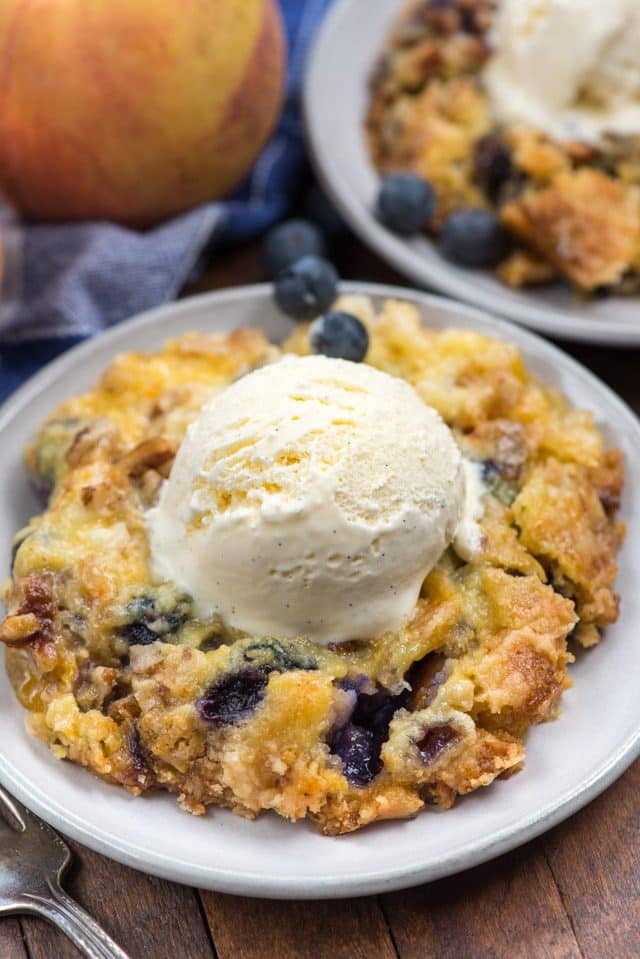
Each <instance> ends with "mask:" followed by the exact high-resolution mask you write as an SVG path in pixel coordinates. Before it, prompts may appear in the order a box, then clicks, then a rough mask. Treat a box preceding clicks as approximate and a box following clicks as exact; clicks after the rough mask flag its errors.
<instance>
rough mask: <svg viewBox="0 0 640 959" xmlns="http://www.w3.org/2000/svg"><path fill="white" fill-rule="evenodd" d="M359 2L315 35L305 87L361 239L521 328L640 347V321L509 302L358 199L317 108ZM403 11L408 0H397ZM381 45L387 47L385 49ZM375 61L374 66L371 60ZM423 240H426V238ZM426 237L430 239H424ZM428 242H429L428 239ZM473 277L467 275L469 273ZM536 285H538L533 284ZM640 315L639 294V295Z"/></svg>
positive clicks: (327, 160)
mask: <svg viewBox="0 0 640 959" xmlns="http://www.w3.org/2000/svg"><path fill="white" fill-rule="evenodd" d="M357 2H358V0H335V2H334V4H333V5H332V6H331V7H330V9H329V12H328V13H327V15H326V16H325V18H324V20H323V21H322V24H321V26H320V28H319V30H318V32H317V34H316V36H315V38H314V41H313V44H312V46H311V49H310V52H309V55H308V58H307V62H306V65H305V71H304V82H303V87H302V118H303V129H304V137H305V142H306V144H307V147H308V153H309V157H310V159H311V164H312V167H313V170H314V172H315V174H316V177H317V179H318V180H319V181H320V184H321V186H322V188H323V189H324V191H325V193H326V194H327V196H328V197H329V199H330V200H331V201H332V203H333V204H334V205H335V207H336V209H337V210H338V211H339V213H340V214H341V215H342V216H343V218H344V219H345V221H346V222H347V223H348V224H349V226H350V227H351V228H352V229H353V231H354V232H355V233H356V234H357V236H358V237H359V238H360V240H361V241H362V242H363V243H364V244H365V245H366V246H368V247H369V248H371V249H373V250H374V251H375V252H376V253H377V254H378V255H379V256H381V257H382V258H383V259H384V260H385V261H386V262H387V263H389V264H390V265H391V266H393V267H394V268H395V269H397V270H398V271H399V272H400V273H401V274H402V275H403V276H405V277H407V278H408V279H410V280H411V281H413V282H414V283H417V284H419V285H421V286H422V287H425V286H426V287H427V288H432V289H434V290H435V291H437V292H439V293H441V294H442V295H445V296H448V297H450V298H452V299H455V300H459V301H462V302H464V303H467V304H469V305H470V306H473V307H475V308H476V309H479V310H484V311H486V312H489V313H495V314H497V315H498V316H500V317H502V318H503V319H506V320H508V321H509V322H512V323H517V324H518V325H519V326H525V327H528V328H529V329H532V330H535V331H537V332H539V333H544V334H546V335H548V336H551V337H554V338H555V339H560V340H562V339H564V340H570V341H573V342H580V343H591V344H594V345H600V346H609V347H611V348H621V347H625V346H640V319H639V321H638V327H637V330H636V329H635V328H633V327H631V326H629V325H628V324H626V323H622V322H620V321H618V320H602V319H599V318H595V319H587V318H580V317H577V316H575V315H572V314H569V313H567V312H566V311H565V310H563V309H562V308H561V307H554V306H552V305H549V306H548V307H546V308H545V307H543V306H538V305H536V304H534V303H532V304H531V305H525V304H510V303H508V302H507V303H505V302H504V301H503V298H502V297H501V296H500V295H498V294H497V293H493V292H491V291H488V290H483V289H482V288H481V287H478V286H476V285H475V284H474V282H473V278H474V275H475V272H474V271H473V270H468V271H465V275H464V277H459V276H457V275H456V272H455V270H456V268H455V267H453V266H450V265H449V264H447V261H446V260H444V259H443V258H441V262H438V263H435V264H429V263H428V262H427V261H426V260H425V259H424V258H423V256H422V255H421V253H420V251H419V250H416V249H414V246H413V244H414V242H416V241H414V240H412V239H411V238H409V239H407V238H402V237H399V236H396V235H394V234H393V233H391V232H390V231H389V230H387V229H386V228H385V227H383V226H382V225H381V224H380V223H378V221H377V220H376V218H375V217H374V216H373V215H372V214H371V213H370V212H369V211H368V210H366V208H361V207H360V205H359V204H358V203H353V202H352V200H351V196H350V193H349V190H348V189H347V188H346V187H344V186H343V184H342V179H341V176H340V164H339V162H336V161H335V160H334V159H333V154H332V152H331V150H330V148H329V147H328V146H327V145H326V144H327V142H328V138H327V137H325V136H324V134H323V132H322V124H323V111H321V110H317V109H316V106H315V103H316V96H317V95H318V94H317V90H319V89H320V88H321V87H322V76H323V75H324V63H325V61H327V60H328V56H327V51H329V50H330V48H331V40H332V38H333V36H334V34H335V33H336V32H338V30H339V29H340V24H341V21H342V18H343V17H346V16H347V15H348V14H349V13H350V12H351V10H352V8H355V7H356V4H357ZM394 2H395V3H396V4H397V9H398V11H399V10H401V9H402V7H403V5H406V0H394ZM380 49H382V47H381V48H380ZM372 65H373V64H372ZM421 239H422V238H421ZM424 239H426V238H424ZM427 242H428V241H427ZM467 276H468V279H466V277H467ZM534 289H535V288H534ZM637 299H638V312H639V314H640V296H638V298H637Z"/></svg>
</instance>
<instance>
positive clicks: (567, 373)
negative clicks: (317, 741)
mask: <svg viewBox="0 0 640 959" xmlns="http://www.w3.org/2000/svg"><path fill="white" fill-rule="evenodd" d="M342 289H343V291H344V292H358V293H364V294H366V295H370V296H372V297H373V298H374V299H375V300H376V301H378V302H379V301H380V300H383V299H385V298H387V297H389V296H400V297H403V298H406V299H408V300H410V301H412V302H414V303H415V304H416V305H417V306H418V308H419V309H420V311H421V313H422V316H423V317H424V320H425V323H427V324H428V325H430V326H433V327H435V328H440V329H441V328H446V327H454V326H457V327H466V328H468V329H473V330H478V331H480V332H483V333H487V334H488V335H490V336H494V337H498V338H500V339H504V340H509V341H511V342H514V343H516V344H517V345H518V346H519V347H520V348H521V349H522V351H523V353H524V356H525V359H526V362H527V365H528V367H529V369H530V370H531V371H532V372H533V373H535V374H536V375H537V376H538V377H539V378H540V379H542V380H544V381H545V382H546V383H549V384H552V385H553V386H556V387H557V388H558V389H561V390H563V391H564V392H565V393H566V394H567V395H568V396H569V397H571V400H572V401H573V402H574V403H575V404H576V405H579V406H582V407H585V408H587V409H591V410H593V412H594V414H595V416H596V418H597V420H598V423H599V424H600V426H601V428H602V429H603V430H604V431H605V432H606V434H607V438H608V441H609V442H610V443H612V444H615V445H617V446H620V447H621V448H622V450H623V451H624V454H625V457H626V462H627V484H628V485H627V495H626V497H625V503H624V509H623V511H622V518H623V519H624V520H625V521H626V522H627V524H628V528H629V535H628V537H627V541H626V544H625V546H624V549H623V552H622V554H621V560H620V562H621V569H620V578H619V588H620V592H621V593H622V615H621V617H620V620H619V622H618V623H617V624H616V626H615V627H613V628H612V629H610V630H608V631H607V636H606V637H605V639H604V641H603V642H602V644H601V645H600V646H598V647H596V648H595V649H593V650H591V651H590V652H588V653H585V654H584V655H581V656H580V658H579V660H578V662H577V663H576V664H575V665H574V666H573V667H572V669H571V673H572V676H573V679H574V681H575V685H574V688H573V689H571V690H570V691H569V692H567V693H566V694H565V697H564V699H563V708H562V714H561V716H560V718H559V719H558V720H557V721H556V722H554V723H550V724H546V725H544V726H539V727H537V728H535V729H533V730H532V731H531V734H530V735H529V737H528V740H527V763H526V768H525V769H524V771H523V772H521V773H520V774H519V775H517V776H514V777H513V778H512V779H510V780H509V781H508V782H496V783H495V784H494V785H492V786H491V787H490V788H489V789H486V790H482V791H480V792H478V793H476V794H474V795H473V796H470V797H468V798H467V799H464V800H462V801H461V802H459V803H458V805H457V806H456V807H455V808H454V809H451V810H449V811H448V812H445V813H437V812H433V811H426V812H424V813H423V814H421V815H419V816H418V817H417V818H416V819H415V820H412V821H410V822H388V823H380V824H378V825H376V826H374V827H371V828H369V829H364V830H362V831H361V832H358V833H355V834H353V835H348V836H342V837H341V838H337V839H330V838H327V837H325V836H321V835H319V834H318V833H317V832H316V831H315V830H314V829H313V828H312V826H311V825H310V824H309V823H306V822H301V823H295V824H292V823H288V822H285V821H283V820H282V819H278V818H277V817H276V816H275V815H267V816H264V817H262V818H261V819H259V820H257V821H256V822H247V821H246V820H244V819H241V818H239V817H237V816H234V815H233V814H232V813H230V812H228V811H227V810H211V811H210V812H209V813H208V814H207V815H206V816H205V817H203V818H196V817H193V816H190V815H188V814H187V813H185V812H183V811H182V810H181V809H180V808H179V807H178V805H177V803H176V802H175V800H174V799H173V798H172V797H170V796H168V795H162V794H157V795H149V796H145V797H141V798H139V799H134V798H133V797H132V796H130V795H129V794H128V793H126V792H125V791H124V790H123V789H120V788H118V787H116V786H110V785H107V784H106V783H103V782H101V781H99V780H98V779H95V778H94V777H93V776H91V775H90V774H89V773H88V772H86V771H85V770H83V769H81V768H79V767H77V766H73V765H72V764H71V763H62V762H59V761H57V760H56V759H54V758H53V756H52V755H51V754H50V753H49V751H48V750H47V748H46V747H45V746H44V745H43V744H42V743H40V742H38V741H36V740H34V739H33V738H32V737H31V736H29V735H28V733H27V732H26V730H25V725H24V719H25V714H24V710H23V709H22V708H21V707H20V706H19V705H18V703H17V701H16V699H15V697H14V695H13V691H12V689H11V686H10V684H9V681H8V678H7V676H6V673H5V670H4V668H3V666H2V665H1V664H0V729H2V736H0V780H1V781H2V783H3V785H5V786H6V787H7V788H8V789H9V790H10V791H11V792H13V793H14V794H15V795H16V796H17V797H18V799H20V800H21V801H22V802H24V803H25V804H26V805H27V806H29V807H30V808H31V809H33V811H34V812H36V813H38V814H39V815H40V816H42V817H43V818H44V819H46V820H47V821H48V822H50V823H51V824H52V825H53V826H55V827H56V828H58V829H59V830H61V832H63V833H66V834H67V835H69V836H72V837H73V838H75V839H77V840H79V841H80V842H83V843H85V844H86V845H87V846H90V847H91V848H92V849H95V850H97V851H98V852H101V853H104V854H105V855H107V856H111V857H112V858H114V859H117V860H119V861H120V862H124V863H126V864H127V865H130V866H134V867H135V868H137V869H142V870H144V871H146V872H150V873H154V874H156V875H159V876H164V877H166V878H168V879H174V880H177V881H178V882H185V883H189V884H191V885H194V886H201V887H204V888H207V889H216V890H219V891H222V892H231V893H238V894H241V895H249V896H271V897H281V898H294V899H302V898H310V899H311V898H317V899H319V898H330V897H337V896H356V895H365V894H368V893H376V892H382V891H387V890H391V889H398V888H401V887H403V886H410V885H414V884H417V883H421V882H426V881H428V880H431V879H436V878H439V877H440V876H445V875H449V874H450V873H454V872H457V871H459V870H461V869H466V868H467V867H469V866H473V865H475V864H476V863H479V862H483V861H484V860H486V859H490V858H492V857H493V856H498V855H500V853H503V852H505V851H507V850H508V849H511V848H513V847H514V846H517V845H519V844H520V843H523V842H527V841H528V840H529V839H531V838H532V837H534V836H536V835H538V834H539V833H541V832H543V831H544V830H545V829H548V828H550V827H551V826H553V825H555V824H556V823H558V822H559V821H560V820H561V819H564V818H565V817H566V816H569V815H570V814H571V813H572V812H575V810H576V809H579V808H580V807H581V806H583V805H584V804H585V803H586V802H588V801H589V800H590V799H592V798H593V797H594V796H595V795H597V794H598V793H599V792H601V791H602V790H603V789H604V788H605V787H606V786H607V785H608V784H609V783H611V782H612V781H613V780H614V779H615V778H616V777H617V776H619V775H620V773H621V772H622V771H623V770H624V769H625V768H626V767H627V766H628V765H629V763H631V762H632V760H633V759H634V758H635V756H637V755H638V753H639V752H640V703H639V701H638V693H637V682H635V683H634V677H638V676H639V675H640V643H638V639H637V637H638V635H640V579H639V577H640V574H639V572H638V571H639V570H640V545H639V544H640V511H639V510H638V509H634V508H632V500H633V496H634V495H635V491H636V490H638V489H640V424H639V423H638V421H637V420H636V418H635V416H634V415H633V413H631V411H630V410H629V409H628V408H627V407H626V406H625V405H624V404H623V403H622V402H621V401H620V400H619V399H617V397H615V396H614V395H613V393H611V391H610V390H609V389H607V387H606V386H604V385H603V384H602V383H600V382H599V381H598V380H597V379H596V378H595V377H594V376H592V375H591V374H590V373H588V372H587V371H586V370H585V369H584V368H582V367H580V366H579V365H578V364H577V363H575V362H574V361H573V360H571V359H570V358H569V357H567V356H566V355H565V354H563V353H561V352H560V351H559V350H557V349H555V347H552V346H550V345H549V344H548V343H545V342H544V341H543V340H540V339H539V338H538V337H535V336H532V335H531V334H530V333H527V332H525V331H524V330H521V329H518V328H516V327H513V326H509V325H508V324H505V323H501V322H499V321H497V320H494V319H492V318H490V317H488V316H485V315H483V314H481V313H478V312H476V311H475V310H472V309H470V308H469V307H465V306H460V305H458V304H455V303H450V302H447V301H446V300H442V299H438V298H437V297H430V296H427V295H426V294H421V293H415V292H413V291H410V290H399V289H396V288H392V287H381V286H374V285H371V284H344V286H343V288H342ZM239 326H255V327H260V328H262V329H263V330H264V331H265V333H266V334H267V335H268V336H269V337H270V338H271V339H273V340H276V341H277V340H279V339H281V338H282V337H283V336H284V335H285V334H286V333H287V332H288V331H289V330H290V328H291V327H290V324H289V322H288V321H287V320H286V319H285V318H284V317H283V316H282V314H280V313H279V312H278V311H277V309H276V308H275V306H274V303H273V298H272V290H271V288H270V287H268V286H257V287H244V288H240V289H237V290H230V291H226V292H223V293H217V294H212V295H207V296H201V297H196V298H193V299H190V300H186V301H183V302H181V303H177V304H172V305H170V306H166V307H163V308H161V309H159V310H154V311H153V312H151V313H148V314H146V315H144V316H141V317H138V318H137V319H134V320H131V321H129V322H127V323H123V324H122V325H120V326H118V327H116V328H115V329H113V330H112V331H110V332H109V333H106V334H104V335H103V336H100V337H98V338H97V339H95V340H92V341H91V342H89V343H87V344H85V345H83V346H80V347H77V348H76V349H74V350H72V351H71V352H69V353H67V354H66V355H65V356H63V357H61V358H60V359H59V360H57V361H56V362H54V363H52V364H51V365H50V366H49V367H47V368H46V369H45V370H43V371H42V372H41V373H39V374H38V375H37V376H36V377H34V379H32V380H31V381H30V382H29V383H28V384H27V385H26V386H24V387H23V388H22V389H21V390H20V391H19V392H18V393H17V394H16V395H15V396H14V397H13V398H12V399H11V400H10V401H9V402H8V403H7V404H5V406H4V407H3V408H2V410H1V411H0V445H1V448H2V457H1V458H0V557H1V558H2V563H1V564H0V579H4V577H5V576H7V575H8V573H9V554H10V543H11V538H12V536H13V533H14V532H15V530H16V529H18V528H19V527H20V526H21V525H23V524H24V522H25V520H26V519H27V517H28V516H29V515H31V514H32V513H34V512H35V511H36V509H37V506H36V504H35V502H34V500H33V499H32V497H31V495H30V493H29V489H28V484H27V482H26V475H25V470H24V466H23V463H22V449H23V447H24V445H25V443H26V441H27V440H28V439H29V438H30V437H31V436H32V435H33V434H34V432H35V431H36V430H37V428H38V426H39V425H40V423H41V422H42V420H43V419H44V418H45V416H47V414H49V413H50V412H51V411H52V410H53V409H54V408H55V406H56V405H57V404H58V403H60V402H62V401H63V400H64V399H66V398H68V397H69V396H72V395H74V394H77V393H79V392H81V391H83V390H85V389H87V388H88V387H90V386H91V385H93V384H94V383H95V381H96V380H97V378H98V376H99V374H100V373H101V372H102V371H103V370H104V368H105V367H106V366H107V364H108V363H109V362H110V361H111V359H112V358H113V356H114V355H115V354H116V353H118V352H120V351H123V350H153V349H155V348H157V347H159V346H160V345H161V344H162V342H163V340H165V339H167V338H168V337H171V336H176V335H178V334H179V333H182V332H185V331H187V330H202V331H205V332H206V331H211V330H219V331H223V330H233V329H235V328H237V327H239Z"/></svg>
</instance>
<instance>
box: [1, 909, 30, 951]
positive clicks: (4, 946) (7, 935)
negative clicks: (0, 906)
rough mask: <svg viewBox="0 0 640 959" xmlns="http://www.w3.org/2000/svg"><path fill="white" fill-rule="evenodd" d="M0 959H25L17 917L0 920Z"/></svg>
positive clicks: (24, 948) (24, 949)
mask: <svg viewBox="0 0 640 959" xmlns="http://www.w3.org/2000/svg"><path fill="white" fill-rule="evenodd" d="M0 959H27V950H26V947H25V945H24V942H23V940H22V930H21V928H20V922H19V921H18V919H3V920H2V921H1V922H0Z"/></svg>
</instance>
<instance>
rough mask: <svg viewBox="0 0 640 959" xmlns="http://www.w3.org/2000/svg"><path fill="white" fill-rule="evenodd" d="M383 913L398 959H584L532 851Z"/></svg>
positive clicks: (422, 891)
mask: <svg viewBox="0 0 640 959" xmlns="http://www.w3.org/2000/svg"><path fill="white" fill-rule="evenodd" d="M383 906H384V910H385V913H386V916H387V920H388V922H389V926H390V928H391V930H392V932H393V936H394V939H395V942H396V944H397V947H398V951H399V953H400V956H401V957H402V959H443V957H449V956H450V957H451V959H454V957H456V959H502V957H505V959H506V957H509V959H532V957H535V959H581V953H580V949H579V946H578V943H577V942H576V938H575V936H574V934H573V931H572V929H571V924H570V922H569V920H568V918H567V915H566V912H565V909H564V906H563V903H562V900H561V898H560V895H559V893H558V889H557V887H556V884H555V882H554V879H553V876H552V874H551V871H550V869H549V866H548V864H547V861H546V859H545V857H544V855H543V853H542V851H541V850H540V848H539V847H538V846H537V845H536V844H532V845H530V846H528V847H526V849H525V850H523V851H522V852H519V853H511V854H509V855H507V856H503V857H502V858H501V859H498V860H494V861H493V862H491V863H487V864H485V865H483V866H480V867H478V868H476V869H472V870H470V871H469V872H465V873H462V874H461V875H458V876H452V877H451V878H449V879H444V880H441V881H439V882H435V883H432V884H431V885H429V886H421V887H420V888H418V889H413V890H408V891H403V892H398V893H393V894H391V895H388V896H385V897H384V898H383Z"/></svg>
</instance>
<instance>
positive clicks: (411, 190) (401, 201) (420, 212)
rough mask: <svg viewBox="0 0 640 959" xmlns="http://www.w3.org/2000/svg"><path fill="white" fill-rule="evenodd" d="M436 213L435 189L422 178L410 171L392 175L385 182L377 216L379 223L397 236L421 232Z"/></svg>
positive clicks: (382, 186) (380, 194) (380, 195)
mask: <svg viewBox="0 0 640 959" xmlns="http://www.w3.org/2000/svg"><path fill="white" fill-rule="evenodd" d="M435 210H436V195H435V192H434V189H433V187H432V186H431V184H430V183H428V182H427V181H426V180H423V179H422V177H419V176H417V175H416V174H415V173H408V172H407V173H392V174H390V175H389V176H386V177H385V178H384V179H383V181H382V184H381V186H380V190H379V192H378V199H377V204H376V213H377V216H378V219H379V220H380V222H381V223H382V224H383V225H384V226H386V227H387V228H388V229H389V230H392V231H393V232H394V233H400V234H402V235H404V236H410V235H411V234H412V233H421V232H422V231H423V230H424V229H425V228H426V227H427V225H428V223H429V221H430V220H431V218H432V217H433V215H434V213H435Z"/></svg>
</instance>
